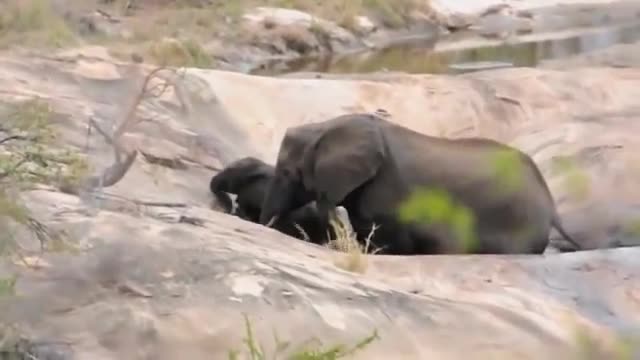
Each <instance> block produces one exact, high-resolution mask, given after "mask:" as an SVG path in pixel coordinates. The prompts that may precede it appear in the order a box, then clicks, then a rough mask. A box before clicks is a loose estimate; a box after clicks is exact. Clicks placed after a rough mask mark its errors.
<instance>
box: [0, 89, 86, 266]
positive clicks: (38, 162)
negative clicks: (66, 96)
mask: <svg viewBox="0 0 640 360" xmlns="http://www.w3.org/2000/svg"><path fill="white" fill-rule="evenodd" d="M4 110H8V111H5V113H4V114H2V115H3V116H4V118H5V122H4V123H3V124H2V128H0V142H1V144H0V226H1V227H2V228H3V229H5V231H4V232H3V234H2V235H1V236H2V237H1V238H0V252H1V253H3V254H5V255H6V254H7V253H11V252H12V250H13V248H14V247H15V245H16V244H15V239H13V236H12V235H11V233H10V231H9V229H10V228H11V224H20V225H24V226H27V227H29V228H30V229H32V230H33V231H34V232H35V234H36V236H38V238H39V239H40V240H41V241H42V239H43V236H46V230H43V226H42V224H40V223H38V222H37V221H36V220H35V219H33V218H32V217H31V216H30V214H29V212H28V210H27V209H26V207H25V206H24V205H23V204H22V203H21V201H20V200H19V199H18V197H17V194H18V193H19V192H20V191H21V190H24V189H27V188H29V187H31V186H33V185H34V184H35V183H46V184H52V185H59V186H61V185H64V184H69V183H73V182H75V181H78V180H79V179H81V178H82V177H83V176H84V175H85V173H86V171H87V170H88V165H87V163H86V161H85V159H84V158H82V157H80V156H79V155H77V154H75V153H74V152H72V151H70V150H66V149H54V148H53V146H52V145H53V143H54V141H55V140H56V134H55V132H54V131H53V130H52V128H51V126H50V125H51V121H52V117H53V111H52V109H51V107H50V106H49V105H48V104H47V103H46V102H43V101H41V100H39V99H33V100H27V101H24V102H21V103H18V104H12V105H11V106H9V107H8V109H4Z"/></svg>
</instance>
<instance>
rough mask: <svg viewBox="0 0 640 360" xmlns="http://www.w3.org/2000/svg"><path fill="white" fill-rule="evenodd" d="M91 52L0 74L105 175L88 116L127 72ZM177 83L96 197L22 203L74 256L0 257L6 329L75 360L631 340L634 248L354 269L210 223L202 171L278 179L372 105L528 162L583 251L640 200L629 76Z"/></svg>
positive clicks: (432, 351)
mask: <svg viewBox="0 0 640 360" xmlns="http://www.w3.org/2000/svg"><path fill="white" fill-rule="evenodd" d="M94 54H95V56H94V57H81V56H78V55H77V54H74V53H72V52H68V53H66V54H64V56H60V57H57V58H48V59H45V58H38V57H34V56H31V57H23V58H18V57H7V56H4V57H1V58H0V99H1V100H2V101H8V102H13V101H16V100H19V99H23V98H25V97H28V96H33V95H39V96H42V97H43V98H45V99H47V100H48V101H49V102H50V103H51V104H53V105H54V106H55V109H56V112H57V113H59V114H61V116H58V117H56V122H55V126H56V129H57V130H58V131H59V132H60V134H61V137H60V139H61V142H62V143H64V144H65V145H67V146H71V147H75V148H76V149H78V150H81V151H87V152H88V153H89V155H90V156H91V161H92V164H93V165H95V167H96V168H98V169H102V168H104V167H105V166H107V165H109V164H110V163H111V161H112V159H111V156H112V152H111V150H110V149H109V148H108V147H107V146H106V145H104V144H101V141H99V138H96V137H95V135H92V137H90V138H89V139H87V130H86V126H87V125H86V124H87V118H89V117H90V116H93V117H95V118H96V120H97V122H99V123H100V124H101V125H102V126H103V127H105V128H107V127H108V126H111V125H112V123H113V119H115V118H117V117H118V116H120V115H121V113H122V112H123V111H124V108H125V107H123V104H126V102H127V101H130V98H131V93H132V89H133V84H134V83H135V81H136V80H137V79H139V77H138V76H135V73H134V72H132V71H131V70H129V69H128V68H127V67H125V66H124V65H119V64H117V63H115V62H114V61H112V60H110V59H106V58H105V57H106V55H104V54H102V55H100V53H99V52H97V51H95V52H94ZM181 79H182V80H180V81H179V82H178V84H179V85H180V86H178V87H177V88H178V90H176V91H174V90H170V91H168V92H166V93H165V95H163V96H162V97H160V98H149V99H148V100H146V101H145V102H144V103H143V105H142V106H141V107H140V111H139V113H138V118H139V119H142V120H144V121H142V122H141V123H139V124H138V125H137V126H136V127H135V128H134V129H132V130H131V131H130V133H128V134H127V136H126V137H125V140H126V142H127V144H129V145H130V146H135V147H137V148H138V149H139V150H140V151H141V152H142V153H143V154H146V156H141V157H139V158H138V160H137V161H136V162H135V163H134V165H133V167H132V168H131V170H130V171H129V173H127V174H126V176H125V177H124V178H123V179H122V181H120V182H119V183H118V184H116V185H115V186H113V187H109V188H106V189H104V193H105V194H103V195H102V197H103V199H102V200H101V201H97V200H96V199H92V198H81V197H77V196H74V195H68V194H63V193H60V192H58V191H56V190H55V189H48V188H41V189H36V190H32V191H29V192H26V193H24V194H23V198H24V199H25V201H26V202H27V203H28V204H29V207H30V208H31V210H32V211H33V213H34V216H36V217H37V218H38V219H40V220H41V221H43V222H44V223H45V224H47V225H48V226H50V227H51V229H52V230H64V231H65V232H66V234H67V235H68V238H69V239H71V240H72V241H73V246H74V248H75V249H76V251H68V252H65V251H63V252H55V253H46V254H44V255H42V258H41V259H40V261H39V262H38V265H39V266H38V267H36V268H25V266H24V265H23V264H22V263H21V262H19V261H15V262H11V263H10V262H7V261H4V260H3V261H2V262H0V276H3V275H4V274H11V273H18V274H19V278H18V281H17V284H16V292H17V295H19V297H18V298H17V299H13V298H10V299H9V300H6V303H3V304H2V305H3V306H6V307H3V308H2V310H3V311H2V314H3V315H2V316H3V320H4V323H14V324H16V326H18V328H19V329H20V331H21V332H22V333H24V334H26V335H28V337H29V338H32V339H35V340H41V341H45V342H49V343H55V344H69V345H68V347H69V349H68V351H72V352H73V353H74V354H75V357H74V358H76V359H122V358H126V359H149V358H153V359H160V360H163V359H196V360H197V359H226V358H227V354H228V351H229V350H231V349H234V348H235V349H241V348H242V338H243V336H244V335H245V333H244V323H243V318H242V314H243V313H246V314H248V316H249V318H250V319H251V321H252V326H253V328H254V331H255V336H256V338H257V339H258V341H260V342H261V343H262V344H263V345H264V346H265V347H266V348H267V350H268V352H269V349H271V350H272V349H273V348H274V346H275V344H274V341H273V340H272V339H273V331H274V330H275V331H276V332H277V335H278V338H279V339H281V340H285V341H290V342H292V343H293V346H294V348H295V347H296V346H300V345H301V344H303V343H305V342H307V341H308V340H309V339H311V338H314V337H315V338H318V339H320V340H321V341H322V343H323V344H325V345H326V346H331V345H333V344H337V343H344V344H354V343H355V342H357V341H360V340H362V339H363V338H364V337H366V336H368V335H370V334H371V333H372V331H373V330H374V329H377V330H378V334H379V339H378V340H375V341H374V342H373V343H372V344H371V345H369V346H368V347H366V348H365V349H364V350H362V351H360V352H358V353H356V355H355V356H354V358H356V359H392V358H393V359H396V358H402V359H426V358H434V359H466V358H468V356H469V354H471V353H473V354H475V355H476V356H478V358H480V359H486V358H491V359H511V358H514V357H516V356H517V357H518V358H525V359H548V358H551V357H554V358H560V357H563V356H564V357H566V356H569V354H571V353H572V352H573V351H574V350H573V349H572V348H571V347H572V346H573V345H574V343H575V341H576V338H575V336H576V334H575V326H580V327H582V328H585V329H587V331H589V332H591V333H594V334H595V335H594V336H597V337H599V338H600V340H599V342H600V343H602V344H611V343H612V341H613V337H614V336H615V335H616V334H618V333H623V334H633V333H637V332H639V331H640V317H639V316H638V314H640V276H639V275H640V263H638V261H637V259H638V256H640V247H628V248H617V249H611V250H594V251H584V252H576V253H566V254H545V255H543V256H416V257H410V258H407V257H390V256H369V257H368V258H367V265H368V266H367V269H366V272H365V273H364V274H357V273H350V272H346V271H343V270H341V269H339V268H337V267H336V266H335V261H336V259H337V258H339V257H340V256H344V255H341V254H338V253H334V252H331V251H330V250H328V249H325V248H321V247H318V246H314V245H312V244H306V243H304V242H302V241H298V240H295V239H292V238H289V237H286V236H283V235H282V234H279V233H277V232H275V231H273V230H271V229H266V228H264V227H262V226H259V225H257V224H252V223H248V222H245V221H242V220H240V219H238V218H236V217H233V216H230V215H225V214H221V213H218V212H216V211H213V210H211V209H209V206H210V204H209V202H210V199H211V197H210V195H209V194H208V189H207V183H208V180H209V178H210V176H211V175H212V174H213V173H214V171H215V170H214V169H215V168H219V167H220V166H222V165H223V164H225V163H228V162H230V161H232V160H234V159H237V158H239V157H243V156H249V155H250V156H256V157H259V158H262V159H263V160H265V161H267V162H271V163H273V161H274V159H275V156H276V153H277V149H278V142H279V140H280V139H281V138H282V136H283V135H284V131H285V129H286V127H288V126H291V125H295V124H302V123H310V122H316V121H322V120H325V119H327V118H329V117H332V116H336V115H339V114H343V113H345V112H352V111H371V112H373V111H376V109H384V110H386V111H387V112H388V113H389V114H390V119H392V120H393V121H397V122H398V123H401V124H404V125H405V126H408V127H410V128H413V129H415V130H417V131H421V132H424V133H427V134H433V135H439V136H451V137H459V136H470V135H482V136H488V137H492V138H495V139H499V140H502V141H505V142H509V143H511V144H513V145H516V146H518V147H520V148H521V149H523V150H524V151H526V152H528V153H529V154H531V155H532V156H533V157H534V159H535V161H536V162H537V163H538V164H539V166H540V167H541V169H542V170H543V174H544V175H545V177H546V178H547V179H548V181H549V184H550V187H551V189H552V192H553V195H554V197H555V198H556V201H557V203H558V207H559V210H560V213H561V216H562V217H563V219H565V222H566V223H567V226H566V227H567V228H568V230H569V231H570V232H571V233H572V234H576V235H575V236H576V237H578V236H580V237H579V239H580V241H582V242H583V244H586V245H588V247H600V246H609V245H611V244H612V243H613V244H614V245H615V244H617V242H616V241H618V242H622V240H624V241H626V242H631V243H633V241H636V243H637V236H634V235H633V233H632V232H630V231H627V230H625V229H626V228H625V226H626V224H628V221H632V220H634V217H635V216H636V212H637V209H638V206H637V204H638V203H639V202H638V200H639V198H638V197H639V196H640V193H638V192H637V184H638V181H639V180H640V171H638V170H640V169H639V168H638V165H637V161H636V159H637V154H638V150H639V149H640V143H639V140H638V138H637V136H636V134H637V132H638V130H640V129H636V128H637V127H638V126H640V125H638V124H640V123H639V122H638V121H637V120H638V118H640V109H639V108H638V107H637V99H638V95H640V94H639V93H638V92H639V91H640V88H639V87H638V86H637V85H638V81H639V80H640V70H638V69H610V68H584V69H577V70H571V71H556V70H542V69H521V68H515V69H501V70H494V71H485V72H477V73H471V74H464V75H458V76H429V75H425V76H409V75H403V74H386V75H358V76H346V77H342V78H338V77H335V76H334V77H331V78H327V79H315V78H312V79H309V78H265V77H257V76H248V75H243V74H237V73H228V72H222V71H206V70H195V69H189V70H188V71H187V72H186V73H185V74H183V77H182V78H181ZM179 96H182V98H183V100H184V99H186V100H187V101H186V102H184V101H183V102H182V103H181V102H180V101H178V97H179ZM184 104H187V105H184ZM62 115H64V116H62ZM87 143H88V144H89V146H90V147H89V148H88V149H87V148H86V146H87ZM561 157H569V158H571V159H573V160H575V164H576V166H578V167H579V168H580V169H581V171H580V174H582V175H581V177H579V179H581V180H580V182H579V184H580V185H579V186H578V185H576V183H572V182H567V179H571V178H572V177H571V176H569V175H567V174H566V173H563V172H561V171H558V170H557V169H556V167H557V166H555V165H557V162H558V160H559V158H561ZM149 159H169V160H172V162H170V163H180V164H182V165H181V166H173V167H167V166H161V165H158V164H157V161H153V162H152V161H150V160H149ZM572 176H575V175H572ZM585 184H586V185H585ZM576 188H579V190H582V191H575V190H576ZM134 201H137V203H134ZM140 202H163V203H180V204H182V205H183V206H182V207H168V206H158V205H157V204H155V205H152V204H147V205H143V204H141V203H140ZM584 209H588V210H589V212H587V211H586V210H584ZM607 212H609V213H607ZM605 215H607V216H605ZM639 215H640V214H639ZM195 220H197V221H195ZM625 221H626V222H625ZM292 349H293V348H292ZM605 358H606V357H605Z"/></svg>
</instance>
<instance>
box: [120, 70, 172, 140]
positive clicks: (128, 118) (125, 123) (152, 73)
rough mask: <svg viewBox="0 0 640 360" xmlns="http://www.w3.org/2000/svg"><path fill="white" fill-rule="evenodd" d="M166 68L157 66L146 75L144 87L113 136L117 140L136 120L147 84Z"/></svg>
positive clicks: (143, 82)
mask: <svg viewBox="0 0 640 360" xmlns="http://www.w3.org/2000/svg"><path fill="white" fill-rule="evenodd" d="M165 69H167V68H166V67H164V66H162V67H159V68H155V69H153V70H151V71H150V72H149V74H147V76H145V78H144V80H143V81H142V87H141V89H140V91H139V92H138V94H137V95H136V97H135V98H134V101H133V102H132V103H131V105H130V106H129V109H128V110H127V112H126V113H125V114H126V115H125V117H124V119H123V121H122V122H121V123H120V124H119V125H118V127H117V128H116V130H115V131H114V132H113V138H114V139H116V141H117V140H118V139H120V137H121V136H122V134H124V133H125V132H126V131H127V130H128V129H129V127H130V126H131V125H132V123H133V122H134V118H135V113H136V110H137V108H138V105H140V103H141V102H142V100H144V97H145V95H147V85H148V84H149V82H150V81H151V79H153V78H154V77H155V76H157V74H158V73H159V72H160V71H162V70H165Z"/></svg>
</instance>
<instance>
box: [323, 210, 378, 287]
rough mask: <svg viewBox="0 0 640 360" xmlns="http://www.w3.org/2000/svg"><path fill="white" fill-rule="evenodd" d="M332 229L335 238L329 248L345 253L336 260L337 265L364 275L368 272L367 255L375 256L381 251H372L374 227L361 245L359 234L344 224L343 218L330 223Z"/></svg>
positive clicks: (330, 242) (328, 245)
mask: <svg viewBox="0 0 640 360" xmlns="http://www.w3.org/2000/svg"><path fill="white" fill-rule="evenodd" d="M330 224H331V228H332V229H333V231H334V232H335V238H334V239H331V240H330V241H329V243H328V244H327V247H329V248H330V249H333V250H337V251H338V252H341V253H344V255H340V256H339V257H338V258H337V259H336V260H335V262H334V263H335V265H336V266H337V267H339V268H341V269H343V270H347V271H351V272H356V273H361V274H362V273H364V272H366V271H367V255H368V254H375V253H377V252H378V251H379V250H380V249H371V239H372V238H373V235H374V234H375V231H376V229H377V228H376V227H375V226H374V227H373V228H372V229H371V231H370V232H369V235H368V236H367V238H366V239H365V243H364V244H361V243H360V242H359V241H358V239H357V234H356V233H355V232H354V231H353V228H352V227H351V226H350V225H349V224H347V223H345V222H343V220H342V219H341V218H339V219H338V221H334V220H332V221H331V222H330Z"/></svg>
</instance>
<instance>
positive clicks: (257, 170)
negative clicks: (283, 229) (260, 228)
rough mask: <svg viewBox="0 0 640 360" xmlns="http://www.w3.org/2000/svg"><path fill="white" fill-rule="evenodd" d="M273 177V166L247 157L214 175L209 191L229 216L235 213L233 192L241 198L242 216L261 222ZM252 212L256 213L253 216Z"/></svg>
mask: <svg viewBox="0 0 640 360" xmlns="http://www.w3.org/2000/svg"><path fill="white" fill-rule="evenodd" d="M273 174H274V169H273V167H272V166H270V165H268V164H266V163H264V162H263V161H261V160H259V159H256V158H254V157H245V158H242V159H240V160H236V161H234V162H232V163H231V164H229V165H228V166H227V167H225V168H224V169H223V170H222V171H220V172H219V173H217V174H216V175H214V176H213V177H212V178H211V181H210V182H209V189H210V190H211V192H212V193H213V195H214V196H215V197H216V200H218V202H220V203H221V205H222V206H223V207H224V209H225V212H228V213H231V212H232V211H231V210H232V201H231V198H230V197H229V193H230V194H235V195H237V197H238V198H237V202H238V213H239V215H240V216H241V217H243V218H246V219H247V220H251V221H257V220H258V216H259V214H260V210H259V209H260V206H262V198H263V196H264V193H265V192H266V187H267V184H268V183H269V181H270V179H271V178H272V177H273ZM251 212H255V213H256V214H255V215H253V216H251V214H250V213H251Z"/></svg>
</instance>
